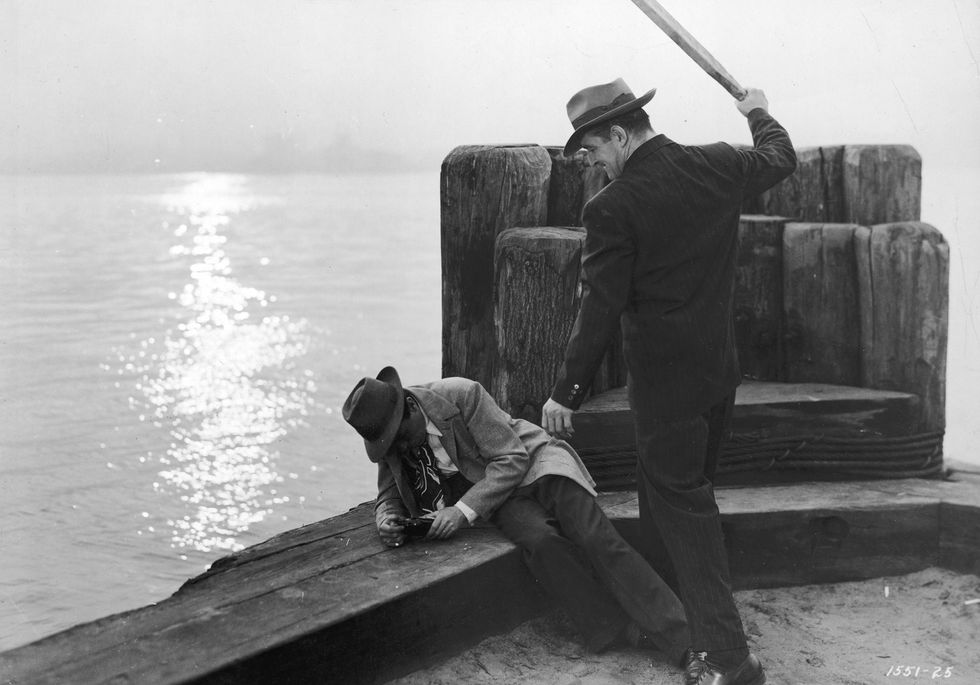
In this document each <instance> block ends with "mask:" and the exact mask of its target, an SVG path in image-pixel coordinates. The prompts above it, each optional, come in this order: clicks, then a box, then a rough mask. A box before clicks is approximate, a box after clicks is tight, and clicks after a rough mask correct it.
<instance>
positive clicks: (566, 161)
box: [546, 147, 609, 226]
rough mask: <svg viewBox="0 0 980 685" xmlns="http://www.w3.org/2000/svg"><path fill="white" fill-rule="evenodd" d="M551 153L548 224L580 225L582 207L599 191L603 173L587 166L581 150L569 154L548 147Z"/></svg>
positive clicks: (605, 182) (602, 182) (604, 175)
mask: <svg viewBox="0 0 980 685" xmlns="http://www.w3.org/2000/svg"><path fill="white" fill-rule="evenodd" d="M546 149H547V150H548V154H549V155H551V185H550V187H549V188H548V224H547V225H548V226H581V225H582V208H583V207H584V206H585V203H586V202H588V201H589V200H590V199H592V196H594V195H595V194H596V193H598V192H599V191H600V190H602V188H603V187H605V185H606V184H607V183H609V178H608V177H607V176H606V172H605V171H603V170H602V169H599V168H597V167H593V166H588V165H587V164H586V162H585V153H584V152H583V151H581V150H579V151H578V152H576V153H575V154H574V155H572V156H571V157H566V156H565V155H563V154H562V148H560V147H548V148H546Z"/></svg>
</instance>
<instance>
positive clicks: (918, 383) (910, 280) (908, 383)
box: [855, 222, 949, 431]
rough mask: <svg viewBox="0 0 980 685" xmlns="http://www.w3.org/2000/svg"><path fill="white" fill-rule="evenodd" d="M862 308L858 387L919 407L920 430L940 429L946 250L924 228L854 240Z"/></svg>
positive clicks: (886, 230)
mask: <svg viewBox="0 0 980 685" xmlns="http://www.w3.org/2000/svg"><path fill="white" fill-rule="evenodd" d="M855 247H856V252H857V256H858V259H857V265H858V287H859V290H860V299H861V302H862V307H861V326H860V330H861V385H864V386H867V387H870V388H883V389H889V390H901V391H905V392H911V393H915V394H917V395H918V396H919V397H920V398H921V399H922V414H921V419H920V422H919V425H918V429H919V430H923V431H929V430H942V429H943V428H944V427H945V425H946V410H945V405H946V345H947V339H948V326H949V324H948V318H949V300H948V297H949V245H948V244H947V243H946V241H945V239H944V238H943V236H942V234H941V233H939V231H937V230H936V229H935V228H933V227H932V226H930V225H929V224H925V223H919V222H904V223H894V224H882V225H877V226H872V227H871V228H864V227H862V228H860V229H858V231H857V232H856V234H855Z"/></svg>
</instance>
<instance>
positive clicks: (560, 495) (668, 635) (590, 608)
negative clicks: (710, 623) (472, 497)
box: [491, 475, 690, 661]
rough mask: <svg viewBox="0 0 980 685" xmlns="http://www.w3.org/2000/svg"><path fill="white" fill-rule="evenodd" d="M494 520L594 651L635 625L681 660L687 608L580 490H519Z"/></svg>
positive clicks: (550, 481)
mask: <svg viewBox="0 0 980 685" xmlns="http://www.w3.org/2000/svg"><path fill="white" fill-rule="evenodd" d="M491 521H492V522H493V523H494V525H496V526H497V527H498V528H499V529H500V530H501V531H502V532H503V533H504V535H506V536H507V537H508V538H510V539H511V540H512V541H513V542H514V543H515V544H517V545H518V546H519V547H520V548H521V550H522V551H523V554H524V560H525V562H526V564H527V565H528V567H529V568H530V570H531V573H532V574H533V575H534V577H535V578H536V579H537V580H538V582H540V583H541V585H542V586H544V588H545V590H546V591H547V592H548V594H549V595H550V596H551V597H552V598H553V599H554V600H556V601H557V603H558V604H559V606H560V607H561V608H562V609H563V610H564V611H565V613H566V614H567V615H568V616H569V618H571V620H572V622H573V623H574V624H575V626H576V628H577V629H578V630H579V632H580V633H581V634H582V635H583V636H584V637H585V640H586V644H587V646H588V647H589V648H590V649H592V650H594V651H601V650H602V649H604V648H606V647H608V646H609V645H610V644H611V643H612V642H613V641H614V640H615V639H616V638H617V637H618V636H619V635H620V634H621V633H622V632H623V630H624V629H625V628H626V626H627V624H628V623H629V622H630V619H632V620H633V621H634V622H636V623H637V624H638V625H639V626H640V627H641V629H642V630H644V631H645V632H646V633H647V634H648V635H649V636H650V638H651V640H652V641H653V642H654V643H655V644H656V645H657V647H658V648H659V649H661V650H662V651H663V652H664V653H665V654H666V655H667V656H668V657H669V658H670V659H671V661H679V658H680V657H681V655H682V654H683V652H684V650H685V649H686V648H687V647H688V645H689V644H690V642H689V639H690V636H689V633H688V631H687V620H686V617H685V615H684V607H683V606H682V605H681V602H680V600H679V599H678V597H677V595H675V594H674V593H673V591H671V589H670V588H669V587H668V586H667V584H666V583H664V581H663V580H662V579H661V578H660V576H658V575H657V573H656V572H655V571H654V570H653V568H652V567H651V566H650V565H649V564H648V563H647V561H646V560H645V559H644V558H643V557H642V556H641V555H640V554H639V553H638V552H637V551H636V550H635V549H634V548H633V547H632V546H630V544H629V543H628V542H626V540H624V539H623V537H622V536H621V535H620V534H619V532H618V531H617V530H616V529H615V527H614V526H613V524H612V522H611V521H610V520H609V519H608V518H607V517H606V515H605V513H604V512H603V511H602V509H601V507H600V506H599V503H598V502H597V501H596V499H595V497H593V496H592V495H591V494H589V492H587V491H586V490H585V488H583V487H582V486H581V485H579V484H578V483H576V482H575V481H573V480H571V479H570V478H565V477H564V476H555V475H550V476H544V477H542V478H539V479H538V480H536V481H535V482H533V483H531V484H530V485H527V486H525V487H522V488H519V489H518V490H516V491H515V493H514V494H513V495H511V497H510V498H508V499H507V501H506V502H505V503H504V504H503V505H502V506H501V507H500V508H499V509H498V510H497V511H496V512H495V513H494V515H493V516H492V518H491Z"/></svg>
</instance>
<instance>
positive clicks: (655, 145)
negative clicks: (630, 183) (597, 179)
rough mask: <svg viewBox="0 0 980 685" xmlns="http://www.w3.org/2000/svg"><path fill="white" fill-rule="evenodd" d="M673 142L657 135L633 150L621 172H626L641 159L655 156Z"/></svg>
mask: <svg viewBox="0 0 980 685" xmlns="http://www.w3.org/2000/svg"><path fill="white" fill-rule="evenodd" d="M673 142H674V141H672V140H671V139H670V138H668V137H667V136H665V135H664V134H663V133H658V134H657V135H655V136H654V137H653V138H651V139H650V140H648V141H646V142H644V143H643V144H642V145H640V147H638V148H636V149H635V150H633V154H631V155H630V156H629V158H628V159H627V160H626V163H625V164H624V165H623V171H626V169H628V168H629V166H630V165H631V164H633V163H634V162H639V161H640V160H641V159H644V158H646V157H649V156H650V155H652V154H655V153H656V152H657V150H659V149H660V148H662V147H664V146H666V145H670V144H671V143H673Z"/></svg>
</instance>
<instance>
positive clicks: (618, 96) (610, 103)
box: [564, 78, 657, 157]
mask: <svg viewBox="0 0 980 685" xmlns="http://www.w3.org/2000/svg"><path fill="white" fill-rule="evenodd" d="M656 92H657V89H656V88H651V89H650V90H648V91H647V92H646V93H644V94H643V95H641V96H640V97H636V96H635V95H633V91H632V90H630V87H629V86H627V85H626V81H624V80H623V79H621V78H618V79H616V80H615V81H613V82H612V83H603V84H601V85H598V86H589V87H588V88H583V89H582V90H580V91H579V92H577V93H575V95H573V96H572V99H571V100H569V101H568V104H567V105H566V106H565V109H566V111H567V112H568V120H569V121H570V122H572V127H573V128H574V129H575V132H574V133H573V134H572V136H571V138H569V139H568V142H567V143H565V150H564V154H565V156H566V157H570V156H571V155H573V154H575V152H576V151H577V150H578V149H579V148H580V147H582V136H584V135H585V132H586V131H588V130H589V129H590V128H592V127H593V126H596V125H597V124H601V123H602V122H604V121H609V120H610V119H615V118H616V117H618V116H620V115H621V114H626V113H627V112H632V111H633V110H634V109H639V108H640V107H642V106H643V105H645V104H647V103H648V102H650V100H651V99H652V98H653V96H654V94H655V93H656Z"/></svg>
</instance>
